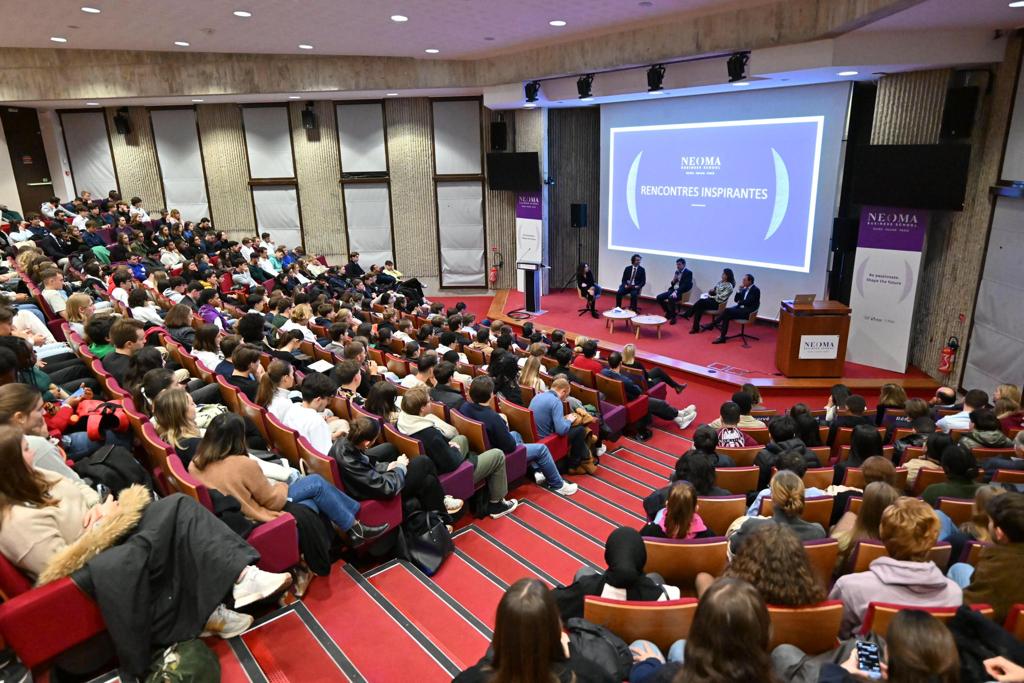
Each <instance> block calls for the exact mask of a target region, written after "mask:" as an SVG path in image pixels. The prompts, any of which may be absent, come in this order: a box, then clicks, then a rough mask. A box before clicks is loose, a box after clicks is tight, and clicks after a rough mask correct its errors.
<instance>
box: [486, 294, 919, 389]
mask: <svg viewBox="0 0 1024 683" xmlns="http://www.w3.org/2000/svg"><path fill="white" fill-rule="evenodd" d="M524 303H525V299H524V295H523V293H522V292H517V291H514V290H501V291H499V292H498V293H497V294H496V295H495V296H494V298H493V300H492V301H491V305H490V307H489V310H488V315H489V317H490V318H492V319H497V320H502V321H504V322H509V323H513V324H521V323H523V322H525V320H520V319H514V318H512V317H510V316H509V315H508V313H509V312H510V311H514V310H516V309H521V308H522V307H523V306H524ZM581 305H582V302H581V300H580V298H579V297H578V295H577V293H576V290H561V291H555V292H552V293H551V294H549V295H547V296H545V297H544V298H543V308H544V311H545V313H543V314H541V315H538V316H531V317H530V318H528V319H529V320H531V321H533V323H534V325H535V326H537V327H538V328H540V329H542V330H545V331H549V330H551V329H554V328H560V329H563V330H565V331H566V333H567V334H568V336H569V337H570V338H575V337H576V336H578V335H581V334H582V335H586V336H587V337H590V338H593V339H597V340H598V343H599V346H600V348H602V349H605V350H609V351H619V350H621V349H622V347H623V346H625V345H626V344H629V343H634V344H636V346H637V352H638V356H639V357H640V358H642V359H643V360H645V361H649V362H652V363H656V364H658V365H661V366H663V367H666V368H669V369H672V370H675V371H677V372H679V373H682V374H683V375H684V376H690V377H699V378H702V379H703V380H704V381H705V382H711V383H721V384H724V385H731V386H740V385H742V384H744V383H747V382H749V383H751V384H754V385H755V386H757V387H759V388H760V389H762V391H764V392H767V393H773V394H784V393H790V392H794V393H795V392H805V391H808V390H811V391H814V390H820V389H824V388H827V387H830V386H832V385H833V384H835V383H836V382H842V383H843V384H846V385H848V386H850V387H851V388H853V389H856V390H859V391H862V392H864V393H867V392H868V391H877V390H878V389H879V388H880V387H881V386H882V385H883V384H885V383H886V382H892V381H897V382H899V383H900V384H902V385H903V387H904V388H905V389H906V390H907V392H908V393H909V394H911V395H912V396H922V397H924V396H931V395H932V394H933V393H934V391H935V389H936V388H937V387H938V386H939V384H938V382H936V381H935V380H933V379H932V378H931V377H929V376H928V375H926V374H925V373H923V372H921V371H920V370H918V369H917V368H913V367H911V368H909V369H908V371H907V372H906V373H905V374H899V373H895V372H888V371H886V370H879V369H876V368H871V367H867V366H864V365H858V364H856V363H846V364H845V369H844V372H843V376H842V377H840V378H821V379H817V378H788V377H783V376H782V375H781V374H780V373H779V371H778V369H777V368H776V367H775V341H776V337H777V332H778V329H777V327H776V325H775V323H774V321H765V320H762V321H758V323H757V324H755V325H749V326H748V327H747V333H748V334H752V335H754V336H756V337H758V338H759V339H758V340H756V341H753V340H752V341H750V342H749V344H750V346H749V348H743V345H742V341H741V340H739V339H730V340H729V341H728V342H727V343H725V344H712V343H711V341H712V340H713V339H715V338H716V337H717V336H718V332H717V331H714V330H713V331H710V332H701V333H700V334H690V333H689V331H690V321H687V320H683V319H680V320H679V322H678V323H677V324H676V325H668V324H665V325H663V326H662V328H661V338H660V339H659V338H658V336H657V334H656V333H655V332H654V330H648V329H643V330H641V332H640V338H639V339H636V338H635V336H634V332H633V331H632V330H628V331H627V329H626V326H625V325H624V324H623V323H621V322H620V323H617V324H616V327H615V330H614V331H613V332H611V333H609V331H608V327H607V321H606V319H605V318H604V317H599V318H593V317H591V316H590V314H589V313H587V314H584V315H582V316H580V315H578V314H577V310H578V309H579V308H580V307H581ZM614 306H615V296H614V293H612V294H611V295H607V294H606V295H604V296H602V297H601V298H600V299H598V303H597V310H598V313H601V312H603V311H605V310H608V309H610V308H613V307H614ZM640 308H641V312H642V313H651V314H659V315H660V314H661V313H662V311H661V307H660V306H659V305H658V304H657V302H655V301H654V300H653V299H649V300H643V299H642V300H641V303H640ZM705 320H707V318H706V317H705ZM738 332H739V325H738V324H737V323H736V322H733V323H732V325H731V326H730V329H729V333H730V334H735V333H738ZM723 388H725V387H723Z"/></svg>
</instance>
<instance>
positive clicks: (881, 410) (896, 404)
mask: <svg viewBox="0 0 1024 683" xmlns="http://www.w3.org/2000/svg"><path fill="white" fill-rule="evenodd" d="M906 405H907V392H906V390H904V389H903V387H902V386H901V385H899V384H896V383H895V382H886V383H885V384H883V385H882V388H881V390H880V391H879V393H878V407H877V408H875V424H876V425H879V426H881V424H882V422H883V421H884V420H885V411H886V410H888V409H889V408H895V409H898V410H903V409H904V408H905V407H906Z"/></svg>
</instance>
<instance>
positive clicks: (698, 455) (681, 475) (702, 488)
mask: <svg viewBox="0 0 1024 683" xmlns="http://www.w3.org/2000/svg"><path fill="white" fill-rule="evenodd" d="M712 457H713V456H710V455H708V454H707V453H705V452H703V451H698V450H691V451H690V452H688V453H687V454H686V455H684V456H683V457H681V458H679V460H677V461H676V468H675V471H673V473H672V475H671V477H670V479H671V480H672V481H685V482H689V483H690V484H692V485H693V488H694V489H695V490H696V491H697V495H698V496H728V495H731V492H730V491H726V490H725V489H723V488H720V487H718V486H715V462H714V460H713V459H712ZM718 457H720V458H721V457H725V456H718ZM720 466H722V467H727V465H720Z"/></svg>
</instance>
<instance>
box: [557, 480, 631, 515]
mask: <svg viewBox="0 0 1024 683" xmlns="http://www.w3.org/2000/svg"><path fill="white" fill-rule="evenodd" d="M579 479H580V480H581V481H585V478H584V477H579ZM568 500H570V501H572V502H573V503H574V504H576V505H579V506H581V507H583V508H585V509H588V510H593V511H594V512H596V513H598V514H599V515H601V516H602V517H604V518H605V519H609V520H612V521H614V522H615V523H616V524H617V525H625V526H632V525H633V524H634V523H636V521H637V520H642V507H637V506H636V505H634V504H633V502H632V500H630V501H629V502H628V503H627V504H626V505H622V504H619V503H617V502H613V501H609V500H605V499H604V498H602V497H601V496H599V495H598V494H596V493H595V492H593V491H588V490H587V489H584V488H582V487H581V488H580V489H579V491H577V492H576V495H574V496H572V497H571V498H569V499H568ZM641 523H642V521H641Z"/></svg>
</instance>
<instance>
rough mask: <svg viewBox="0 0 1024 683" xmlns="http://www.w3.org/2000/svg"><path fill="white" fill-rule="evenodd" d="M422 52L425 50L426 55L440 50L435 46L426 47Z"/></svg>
mask: <svg viewBox="0 0 1024 683" xmlns="http://www.w3.org/2000/svg"><path fill="white" fill-rule="evenodd" d="M424 52H426V53H427V54H428V55H436V54H437V53H438V52H440V50H438V49H437V48H436V47H428V48H427V49H426V50H424Z"/></svg>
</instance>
